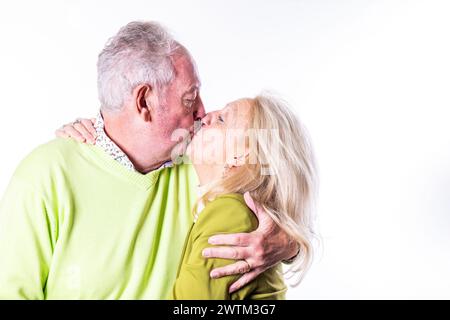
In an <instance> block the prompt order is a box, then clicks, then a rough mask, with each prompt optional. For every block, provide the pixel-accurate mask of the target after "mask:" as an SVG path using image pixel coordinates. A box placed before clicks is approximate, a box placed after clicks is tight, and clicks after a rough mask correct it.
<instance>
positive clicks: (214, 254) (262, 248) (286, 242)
mask: <svg viewBox="0 0 450 320" xmlns="http://www.w3.org/2000/svg"><path fill="white" fill-rule="evenodd" d="M244 199H245V202H246V203H247V206H248V207H249V208H250V209H252V211H253V212H254V213H255V215H256V217H257V218H258V223H259V226H258V229H256V230H255V231H253V232H250V233H238V234H223V235H222V234H221V235H216V236H212V237H210V238H209V243H210V244H212V245H223V247H210V248H206V249H204V250H203V256H204V257H206V258H223V259H234V260H238V261H237V262H236V263H233V264H230V265H227V266H225V267H221V268H217V269H214V270H212V271H211V274H210V275H211V277H212V278H221V277H224V276H227V275H232V274H242V273H243V276H242V277H240V278H239V279H238V280H237V281H236V282H234V283H233V284H232V285H231V286H230V288H229V292H230V293H232V292H234V291H237V290H239V289H240V288H242V287H243V286H245V285H246V284H247V283H249V282H250V281H252V280H254V279H255V278H256V277H257V276H258V275H260V274H261V273H263V272H264V271H266V270H267V269H269V268H271V267H273V266H274V265H276V264H277V263H279V262H282V261H286V260H288V259H291V258H292V257H294V256H295V255H296V254H297V253H298V249H299V246H298V244H297V242H295V241H293V240H291V239H290V237H289V236H288V235H287V234H286V233H285V232H284V231H283V230H282V229H281V228H280V227H279V226H278V225H277V224H276V223H275V222H274V221H273V220H272V219H271V218H270V216H269V215H268V214H267V213H266V212H265V211H264V209H263V208H262V207H261V206H260V205H259V204H258V203H255V202H254V201H253V199H252V198H251V196H250V194H249V193H248V192H246V193H245V194H244Z"/></svg>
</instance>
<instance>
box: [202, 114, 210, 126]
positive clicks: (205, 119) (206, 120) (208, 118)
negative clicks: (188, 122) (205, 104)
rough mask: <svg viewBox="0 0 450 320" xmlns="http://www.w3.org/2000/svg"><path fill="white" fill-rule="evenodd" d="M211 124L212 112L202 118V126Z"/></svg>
mask: <svg viewBox="0 0 450 320" xmlns="http://www.w3.org/2000/svg"><path fill="white" fill-rule="evenodd" d="M210 124H211V113H208V114H206V116H204V117H203V119H202V126H209V125H210Z"/></svg>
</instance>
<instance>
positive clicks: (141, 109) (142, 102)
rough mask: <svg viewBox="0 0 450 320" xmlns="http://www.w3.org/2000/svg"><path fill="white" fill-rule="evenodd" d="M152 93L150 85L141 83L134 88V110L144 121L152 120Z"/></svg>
mask: <svg viewBox="0 0 450 320" xmlns="http://www.w3.org/2000/svg"><path fill="white" fill-rule="evenodd" d="M152 94H154V92H153V90H152V87H151V86H150V85H148V84H142V85H139V86H137V87H136V88H135V89H134V99H135V101H136V111H137V112H138V114H139V116H140V117H141V118H142V119H143V120H144V121H146V122H149V121H151V120H152V111H153V110H152V106H151V105H150V101H151V100H152V99H151V95H152Z"/></svg>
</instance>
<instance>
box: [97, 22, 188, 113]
mask: <svg viewBox="0 0 450 320" xmlns="http://www.w3.org/2000/svg"><path fill="white" fill-rule="evenodd" d="M179 48H180V45H179V44H178V43H177V42H176V41H175V40H174V39H173V38H172V36H171V35H170V34H169V33H168V32H167V31H166V29H165V28H163V27H162V26H161V25H160V24H158V23H156V22H130V23H129V24H127V25H126V26H124V27H122V28H121V29H120V30H119V32H118V33H117V34H116V35H115V36H113V37H112V38H110V39H109V40H108V42H107V44H106V46H105V47H104V49H103V50H102V52H101V53H100V54H99V56H98V62H97V72H98V78H97V85H98V94H99V99H100V103H101V108H102V109H103V110H108V111H119V110H120V109H121V108H122V107H123V105H124V104H125V103H126V101H127V100H128V99H129V98H131V95H132V92H133V89H134V88H135V87H136V86H138V85H140V84H144V83H147V84H150V85H151V86H153V87H154V88H155V89H156V90H159V89H161V88H162V87H164V86H165V85H167V84H168V83H170V81H172V79H173V77H174V74H175V69H174V66H173V61H172V56H173V55H174V53H175V52H176V51H177V50H178V49H179Z"/></svg>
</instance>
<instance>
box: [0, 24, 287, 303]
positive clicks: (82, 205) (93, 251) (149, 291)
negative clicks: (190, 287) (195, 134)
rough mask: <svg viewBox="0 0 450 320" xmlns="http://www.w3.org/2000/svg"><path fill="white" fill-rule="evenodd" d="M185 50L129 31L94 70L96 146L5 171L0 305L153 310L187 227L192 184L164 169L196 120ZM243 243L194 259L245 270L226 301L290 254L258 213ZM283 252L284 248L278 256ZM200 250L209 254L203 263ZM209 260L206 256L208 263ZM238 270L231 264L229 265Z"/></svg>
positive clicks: (200, 111) (233, 240) (192, 71)
mask: <svg viewBox="0 0 450 320" xmlns="http://www.w3.org/2000/svg"><path fill="white" fill-rule="evenodd" d="M199 88H200V82H199V78H198V75H197V72H196V68H195V64H194V61H193V59H192V58H191V56H190V55H189V53H188V52H187V50H186V49H185V48H184V47H183V46H181V45H180V44H179V43H177V42H176V41H174V40H173V39H172V38H171V37H170V35H169V34H168V33H167V32H166V31H165V30H164V29H163V28H162V27H161V26H159V25H158V24H156V23H152V22H132V23H129V24H128V25H126V26H125V27H123V28H122V29H121V30H120V31H119V33H118V34H117V35H115V36H114V37H113V38H111V39H110V41H109V42H108V44H107V45H106V46H105V48H104V49H103V51H102V52H101V53H100V55H99V58H98V89H99V98H100V101H101V113H100V114H99V117H98V119H97V120H98V121H97V122H96V129H97V138H96V139H97V140H96V144H95V146H94V145H88V144H82V143H78V142H76V141H74V140H71V139H55V140H53V141H51V142H49V143H47V144H44V145H42V146H40V147H38V148H37V149H35V150H34V151H33V152H32V153H31V154H30V155H29V156H27V157H26V158H25V159H24V160H23V161H22V163H21V164H20V165H19V167H18V168H17V170H16V171H15V173H14V175H13V177H12V180H11V182H10V184H9V186H8V188H7V190H6V193H5V195H4V198H3V200H2V202H1V206H0V256H1V259H0V297H1V298H12V299H15V298H23V299H164V298H167V297H168V295H169V292H170V291H171V289H172V286H173V283H174V280H175V276H176V270H177V267H178V264H179V259H180V257H181V250H182V246H183V243H184V240H185V237H186V234H187V232H188V229H189V227H190V225H191V222H192V215H191V210H192V207H193V204H194V201H195V199H196V183H197V178H196V177H195V174H194V172H193V170H192V169H191V168H190V166H188V165H184V164H183V165H173V164H172V163H171V162H170V161H169V160H170V158H171V151H172V149H173V147H174V146H175V145H176V144H177V143H178V141H173V139H172V133H173V132H174V131H175V130H176V129H179V128H184V129H188V130H192V128H193V125H194V121H195V120H197V119H201V118H202V117H203V116H204V115H205V111H204V107H203V104H202V101H201V98H200V94H199ZM257 214H258V217H259V220H260V226H259V228H258V230H256V231H255V232H253V233H249V234H240V235H228V236H226V237H223V236H219V237H218V238H216V239H215V240H216V241H211V243H213V244H216V245H217V244H219V245H220V244H222V245H227V246H224V247H212V248H209V249H207V250H206V251H205V256H209V257H223V258H230V259H239V260H245V261H247V262H248V265H249V266H250V268H251V270H239V269H241V268H238V265H236V264H232V265H230V266H227V267H225V269H220V270H214V273H216V275H215V276H224V275H226V274H236V273H239V272H242V271H249V272H247V273H246V274H245V275H244V276H242V277H241V279H240V280H238V282H237V283H235V284H234V285H233V287H232V288H231V290H236V289H238V288H239V287H241V286H243V285H245V284H246V283H247V282H249V281H251V280H252V279H254V278H255V277H256V276H257V275H258V274H259V273H261V272H262V271H264V270H266V269H267V268H269V267H271V266H272V265H274V264H275V263H278V262H279V261H280V260H283V259H288V258H290V257H292V256H295V254H296V245H295V244H290V241H289V238H288V236H287V235H286V234H284V233H282V232H281V231H280V229H279V228H277V227H276V225H275V224H274V222H273V221H271V220H270V219H269V218H268V216H267V215H265V213H264V212H257ZM288 244H289V245H288ZM208 250H209V252H208ZM208 253H209V254H208ZM240 265H242V264H240Z"/></svg>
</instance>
